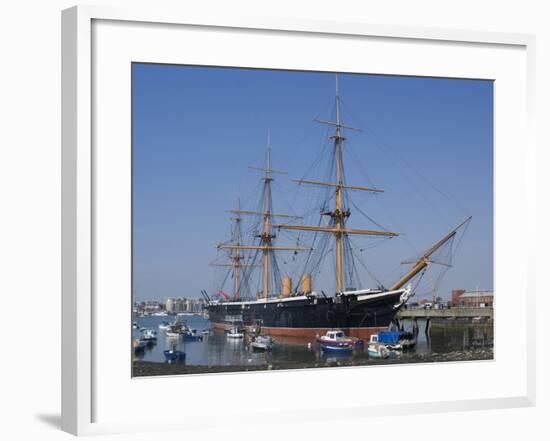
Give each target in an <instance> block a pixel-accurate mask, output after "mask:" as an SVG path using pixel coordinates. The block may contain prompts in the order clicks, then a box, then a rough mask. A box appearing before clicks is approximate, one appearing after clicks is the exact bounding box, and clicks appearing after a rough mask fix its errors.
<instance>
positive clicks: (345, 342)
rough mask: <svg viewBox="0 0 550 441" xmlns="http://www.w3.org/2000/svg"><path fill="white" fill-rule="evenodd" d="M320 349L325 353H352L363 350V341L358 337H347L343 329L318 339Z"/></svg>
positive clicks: (332, 331)
mask: <svg viewBox="0 0 550 441" xmlns="http://www.w3.org/2000/svg"><path fill="white" fill-rule="evenodd" d="M317 341H318V343H319V348H320V349H321V351H323V352H335V353H351V352H353V351H354V350H356V349H362V348H363V340H360V339H358V338H356V337H347V336H346V334H345V333H344V332H343V331H342V330H341V329H334V330H331V331H328V332H327V333H326V334H325V335H323V336H322V337H319V338H317Z"/></svg>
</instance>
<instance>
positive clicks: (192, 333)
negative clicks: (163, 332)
mask: <svg viewBox="0 0 550 441" xmlns="http://www.w3.org/2000/svg"><path fill="white" fill-rule="evenodd" d="M181 336H182V337H183V338H184V340H185V341H202V338H203V337H202V335H200V334H199V333H197V330H196V329H186V330H185V331H184V332H182V333H181Z"/></svg>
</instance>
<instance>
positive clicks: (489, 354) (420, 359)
mask: <svg viewBox="0 0 550 441" xmlns="http://www.w3.org/2000/svg"><path fill="white" fill-rule="evenodd" d="M493 358H494V354H493V350H492V349H490V348H484V349H476V350H472V351H469V353H468V355H467V356H466V355H465V354H464V353H463V352H460V351H454V352H446V353H431V354H425V355H420V354H415V355H414V356H413V357H407V358H406V359H405V358H403V359H400V358H396V359H384V360H374V359H371V358H364V359H357V360H335V361H330V362H329V361H326V362H322V361H318V362H315V363H304V362H294V363H293V362H285V363H273V364H265V365H259V366H234V365H225V366H224V365H214V366H202V365H186V364H178V363H176V364H168V363H157V362H151V361H137V360H136V361H134V362H133V364H132V376H133V377H150V376H161V375H185V374H207V373H220V372H250V371H267V370H287V369H308V368H323V367H338V366H376V365H390V364H409V363H444V362H456V361H480V360H493Z"/></svg>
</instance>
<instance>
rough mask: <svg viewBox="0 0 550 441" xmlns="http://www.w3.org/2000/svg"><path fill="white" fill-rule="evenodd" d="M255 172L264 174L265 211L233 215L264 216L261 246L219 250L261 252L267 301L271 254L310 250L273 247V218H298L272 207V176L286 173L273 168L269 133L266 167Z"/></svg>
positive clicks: (241, 212) (240, 246)
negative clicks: (275, 210) (278, 211)
mask: <svg viewBox="0 0 550 441" xmlns="http://www.w3.org/2000/svg"><path fill="white" fill-rule="evenodd" d="M250 168H252V169H254V170H260V171H262V172H263V177H262V180H263V182H264V186H263V200H264V204H263V211H262V212H257V211H248V210H241V209H240V208H239V209H238V210H233V211H232V212H233V213H236V214H237V215H241V214H247V215H260V216H262V219H263V222H262V231H261V233H259V234H257V235H256V237H257V238H259V239H260V244H259V245H241V244H238V245H237V244H221V245H218V248H229V249H235V250H261V251H262V254H263V276H262V281H263V298H264V300H267V299H268V297H269V258H270V253H271V252H273V251H307V250H309V249H310V248H303V247H279V246H274V245H273V240H274V239H275V234H273V232H272V225H271V218H273V217H284V218H292V219H298V218H299V217H298V216H291V215H287V214H279V213H277V214H275V213H273V212H272V211H271V210H272V207H271V205H272V204H271V182H272V181H273V177H272V174H273V173H280V174H286V173H285V172H282V171H279V170H274V169H272V168H271V134H270V132H269V131H268V134H267V151H266V158H265V165H264V167H250Z"/></svg>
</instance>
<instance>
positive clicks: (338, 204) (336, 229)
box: [275, 74, 398, 293]
mask: <svg viewBox="0 0 550 441" xmlns="http://www.w3.org/2000/svg"><path fill="white" fill-rule="evenodd" d="M335 105H336V121H324V120H319V119H316V121H317V122H320V123H322V124H328V125H331V126H334V128H335V133H334V135H332V136H331V137H330V139H331V140H333V142H334V154H335V156H336V182H319V181H310V180H304V179H298V180H294V179H293V181H295V182H298V183H299V184H313V185H321V186H326V187H334V188H335V189H336V190H335V207H334V210H332V211H326V212H321V214H322V215H323V216H330V217H331V220H332V223H331V226H327V227H322V226H309V225H289V224H276V225H275V226H276V227H279V228H285V229H289V230H299V231H317V232H321V233H332V234H333V235H334V238H335V242H336V248H335V252H336V292H337V293H341V292H343V291H344V280H343V274H344V259H343V244H342V242H343V240H344V238H345V237H347V235H349V234H358V235H371V236H388V237H393V236H398V234H397V233H391V232H388V231H375V230H359V229H349V228H346V219H347V218H348V217H349V216H350V214H351V212H350V210H349V209H346V208H345V207H344V203H343V191H344V190H345V189H352V190H363V191H368V192H373V193H380V192H382V190H379V189H376V188H368V187H360V186H356V185H346V184H345V183H344V173H343V169H344V167H343V159H342V146H343V142H344V141H345V139H346V138H345V137H344V135H343V130H342V129H349V130H354V131H359V129H356V128H354V127H350V126H347V125H344V124H342V123H341V121H340V93H339V88H338V74H336V94H335Z"/></svg>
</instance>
